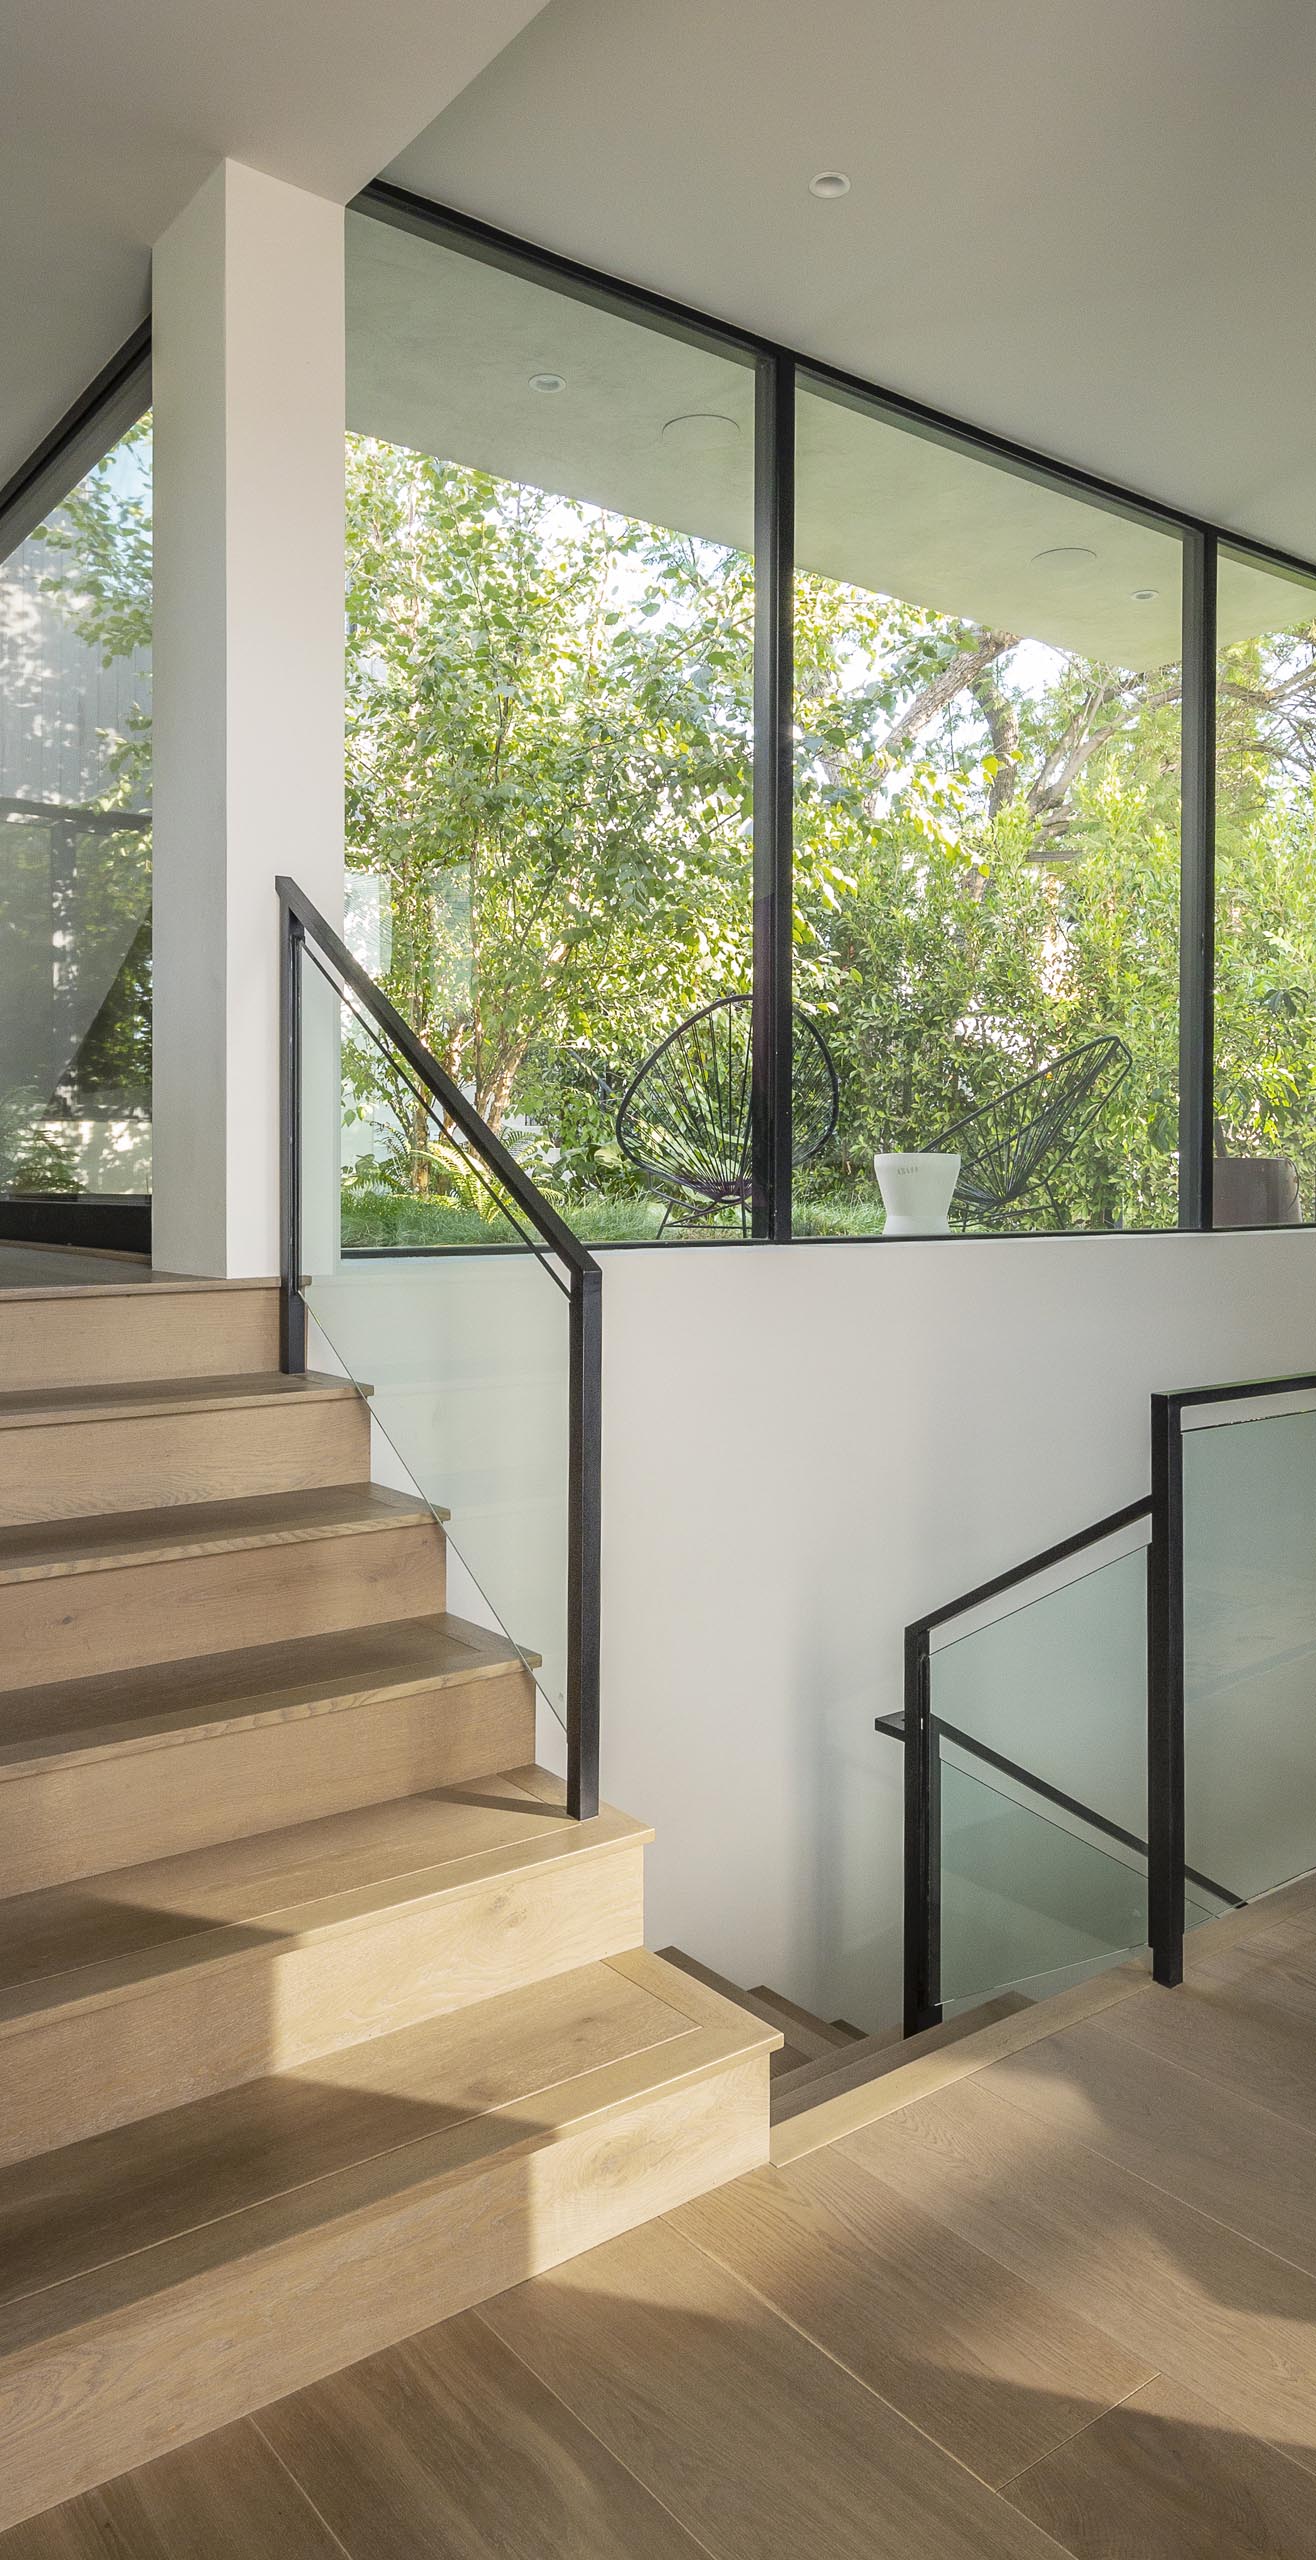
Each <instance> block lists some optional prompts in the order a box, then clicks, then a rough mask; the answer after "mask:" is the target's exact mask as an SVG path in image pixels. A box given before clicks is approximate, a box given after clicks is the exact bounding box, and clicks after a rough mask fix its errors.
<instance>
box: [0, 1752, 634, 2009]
mask: <svg viewBox="0 0 1316 2560" xmlns="http://www.w3.org/2000/svg"><path fill="white" fill-rule="evenodd" d="M651 1836H652V1834H651V1833H650V1832H649V1830H647V1829H646V1827H645V1826H644V1825H643V1824H640V1823H633V1822H631V1821H630V1820H629V1819H628V1818H627V1817H626V1816H625V1815H623V1814H618V1813H614V1812H612V1811H611V1809H610V1808H606V1807H605V1808H604V1810H603V1811H602V1812H601V1813H600V1814H598V1815H597V1816H595V1818H594V1819H593V1820H592V1821H589V1822H580V1823H577V1822H572V1821H570V1820H569V1819H568V1817H567V1815H566V1813H565V1811H563V1810H562V1809H560V1808H559V1807H558V1806H556V1805H553V1804H547V1803H545V1802H544V1801H543V1800H542V1799H541V1798H539V1797H537V1796H535V1795H533V1794H532V1793H531V1792H530V1791H529V1790H528V1789H526V1788H524V1787H522V1786H519V1785H517V1784H516V1783H515V1782H514V1781H513V1780H512V1779H510V1778H506V1777H501V1776H499V1777H491V1778H486V1779H477V1780H475V1781H474V1782H470V1783H467V1784H464V1785H460V1786H455V1787H444V1788H439V1789H436V1790H435V1791H434V1792H433V1793H430V1794H427V1795H415V1796H405V1797H401V1798H398V1799H396V1800H395V1801H394V1802H392V1803H388V1804H374V1805H363V1806H359V1807H357V1808H356V1809H354V1810H353V1811H351V1812H349V1813H338V1814H330V1815H327V1816H325V1817H323V1818H322V1819H321V1820H319V1821H316V1822H308V1823H298V1824H295V1825H293V1826H291V1827H290V1828H288V1829H284V1830H279V1831H266V1832H260V1833H257V1834H256V1835H254V1836H252V1837H249V1838H246V1839H240V1840H229V1841H221V1842H219V1843H217V1844H215V1845H214V1846H212V1847H209V1848H205V1849H197V1850H192V1851H190V1852H189V1853H188V1854H186V1855H185V1856H182V1857H174V1858H162V1859H158V1860H153V1861H151V1862H150V1863H149V1864H146V1865H142V1866H133V1867H122V1868H119V1869H118V1870H117V1871H116V1872H114V1873H111V1874H106V1875H100V1876H88V1877H86V1878H84V1879H83V1880H82V1881H81V1882H80V1883H78V1884H74V1885H54V1886H47V1887H45V1888H44V1889H43V1890H42V1891H40V1892H38V1893H29V1894H22V1895H18V1896H15V1897H13V1898H11V1899H10V1900H9V1901H8V1902H6V1904H5V1906H4V1923H5V1925H4V1929H3V1932H0V2029H3V2028H4V2027H5V2026H6V2025H8V2024H11V2023H15V2022H19V2023H21V2022H26V2021H28V2020H30V2019H31V2018H32V2017H34V2016H37V2015H41V2014H48V2013H49V2012H50V2011H51V2010H52V2009H56V2008H60V2007H63V2006H65V2005H66V2004H68V2003H75V2002H80V2001H83V2000H86V1999H93V1998H101V1997H104V1996H105V1995H106V1994H112V1993H115V1992H118V1991H122V1990H125V1989H132V1988H134V1987H136V1986H137V1985H138V1984H140V1983H141V1982H142V1981H144V1980H145V1981H149V1980H150V1979H151V1978H152V1977H153V1976H155V1975H156V1974H158V1973H159V1971H160V1970H161V1969H162V1968H166V1969H167V1968H169V1967H171V1966H173V1965H175V1964H177V1963H179V1962H182V1963H191V1962H196V1961H198V1960H199V1961H203V1962H210V1961H215V1960H221V1961H222V1960H223V1958H224V1956H225V1955H226V1954H227V1953H229V1952H230V1950H237V1951H246V1952H250V1950H251V1949H252V1947H253V1945H254V1946H260V1945H261V1944H262V1943H264V1942H266V1941H267V1942H268V1946H269V1949H270V1952H271V1953H272V1954H273V1953H277V1951H278V1949H279V1947H280V1946H281V1945H285V1944H288V1943H291V1942H292V1941H294V1940H300V1939H304V1938H305V1937H306V1936H308V1935H309V1934H311V1933H313V1932H315V1931H316V1930H319V1929H323V1928H326V1927H329V1928H332V1927H335V1926H339V1925H342V1924H344V1923H351V1922H352V1921H354V1920H356V1919H359V1918H363V1917H369V1916H371V1915H373V1914H375V1913H377V1912H379V1911H380V1910H381V1909H392V1908H396V1907H397V1906H399V1905H400V1904H405V1903H409V1902H415V1901H426V1900H430V1899H432V1898H434V1897H435V1896H437V1895H439V1894H442V1893H444V1892H449V1891H452V1890H461V1889H462V1887H463V1886H465V1885H467V1884H469V1883H471V1882H474V1881H478V1880H480V1879H482V1878H483V1877H485V1876H487V1875H488V1874H489V1873H490V1872H493V1873H497V1874H502V1873H504V1872H511V1871H513V1870H514V1869H516V1868H518V1867H521V1866H523V1865H525V1864H526V1863H527V1862H529V1863H531V1864H538V1863H540V1862H541V1861H542V1860H543V1859H544V1858H545V1857H549V1858H557V1859H561V1858H564V1857H565V1858H570V1857H582V1856H588V1855H589V1853H590V1852H591V1850H595V1849H600V1848H609V1847H612V1846H615V1845H616V1844H617V1843H618V1842H619V1841H628V1842H634V1843H637V1844H639V1843H643V1842H645V1841H647V1840H648V1839H650V1838H651Z"/></svg>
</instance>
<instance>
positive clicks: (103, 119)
mask: <svg viewBox="0 0 1316 2560" xmlns="http://www.w3.org/2000/svg"><path fill="white" fill-rule="evenodd" d="M540 5H541V0H385V5H384V6H383V7H380V6H379V5H376V6H375V7H374V8H371V7H369V6H368V5H363V0H0V242H3V255H2V256H0V346H3V349H4V362H3V368H2V370H0V485H3V483H4V482H5V481H6V480H7V479H8V478H9V476H10V474H11V473H12V472H13V471H15V470H16V469H17V468H18V467H19V465H20V464H21V463H22V462H23V461H24V460H25V459H26V457H27V455H28V454H29V453H31V452H32V450H33V448H34V447H35V446H36V445H37V444H39V443H40V441H41V439H42V437H43V436H44V435H45V434H46V433H47V432H48V431H49V429H50V428H51V427H52V426H53V425H54V424H55V423H56V421H57V420H58V419H59V418H60V417H62V416H63V414H64V412H65V410H66V409H68V408H69V407H70V406H71V404H72V402H73V401H74V400H75V399H76V398H77V397H78V394H79V393H80V392H81V391H83V390H85V388H86V386H87V384H88V382H89V381H90V380H91V379H92V378H93V376H94V375H95V374H97V373H98V372H99V371H100V369H101V367H102V366H103V365H104V364H106V363H108V361H109V359H110V357H111V356H112V355H113V354H114V353H115V351H116V349H117V348H119V347H120V346H121V345H122V344H123V341H124V339H125V338H127V337H128V336H130V334H131V332H132V330H133V329H134V328H135V327H136V325H137V323H138V321H139V320H141V319H142V318H144V316H145V313H146V308H147V294H148V288H149V275H150V251H151V244H152V242H153V241H155V240H157V239H158V238H159V236H160V234H161V232H162V231H164V230H165V229H166V228H167V227H168V225H169V223H170V222H171V221H172V220H173V217H174V215H175V214H176V213H178V212H179V211H180V210H181V208H182V207H183V205H184V204H186V203H187V201H188V198H189V197H190V196H191V195H192V194H194V192H195V190H196V189H197V187H198V186H199V185H200V184H201V181H202V179H203V178H204V177H205V176H206V174H207V172H208V171H209V170H210V169H212V168H213V167H214V166H215V164H216V162H217V161H219V160H221V159H223V158H225V157H231V158H234V159H238V160H245V161H247V162H248V163H249V164H250V165H251V166H252V167H253V168H256V169H264V170H267V171H268V172H269V173H270V174H271V175H272V176H274V177H280V178H286V179H288V180H289V181H290V182H291V183H292V184H294V185H298V186H304V187H308V188H310V189H312V190H313V191H314V192H316V193H318V194H321V195H326V196H329V197H330V198H333V199H337V200H342V201H345V200H346V198H347V197H348V196H350V195H353V194H355V192H356V190H357V189H358V188H359V187H360V186H362V185H364V183H365V181H366V179H367V178H369V177H372V176H373V175H374V174H375V172H376V170H378V169H379V168H380V167H381V165H382V164H383V163H384V162H385V161H386V160H387V159H389V157H390V156H391V154H392V153H394V152H395V151H397V150H398V149H399V147H400V146H401V144H402V143H403V142H404V141H406V140H407V139H408V138H409V137H410V136H411V135H412V134H414V133H415V132H416V131H417V129H418V127H419V126H420V125H421V124H422V123H423V122H424V121H426V120H427V119H428V118H429V117H431V116H433V115H434V114H435V113H436V112H437V111H438V109H439V108H440V107H442V106H445V105H446V104H447V102H448V100H449V99H450V98H452V97H453V96H455V94H456V92H457V91H458V90H459V89H460V88H461V87H462V86H463V85H464V83H465V82H466V81H467V80H469V79H471V78H472V77H473V76H474V74H475V73H476V72H477V71H479V70H480V69H481V68H482V67H483V65H484V64H485V63H486V62H487V61H488V60H489V58H490V56H491V55H493V54H495V53H497V52H498V51H499V49H500V47H501V46H503V45H504V44H506V43H507V41H508V39H509V38H510V37H511V36H513V35H515V34H516V33H517V31H518V30H519V29H520V28H521V27H523V26H524V25H525V23H526V20H527V19H528V18H530V17H531V16H533V14H534V11H535V9H536V8H537V7H538V6H540Z"/></svg>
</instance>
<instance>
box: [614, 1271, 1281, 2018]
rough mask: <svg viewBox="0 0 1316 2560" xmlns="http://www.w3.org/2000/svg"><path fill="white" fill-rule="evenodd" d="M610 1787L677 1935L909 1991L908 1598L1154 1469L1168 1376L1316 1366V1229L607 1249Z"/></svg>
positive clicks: (778, 1963) (831, 1998)
mask: <svg viewBox="0 0 1316 2560" xmlns="http://www.w3.org/2000/svg"><path fill="white" fill-rule="evenodd" d="M602 1259H603V1260H604V1263H605V1276H604V1410H605V1440H604V1470H605V1472H604V1607H605V1616H604V1653H603V1679H604V1764H603V1776H604V1786H605V1790H606V1792H607V1794H608V1795H609V1796H610V1797H611V1798H612V1800H613V1801H614V1802H616V1803H619V1804H622V1805H624V1806H626V1807H628V1808H629V1809H631V1810H633V1811H635V1812H638V1813H642V1814H643V1816H644V1818H645V1819H646V1820H647V1821H651V1822H653V1823H654V1824H655V1826H656V1830H657V1839H656V1843H655V1846H654V1847H653V1849H652V1850H651V1851H650V1877H649V1895H648V1906H647V1907H648V1913H649V1928H650V1934H651V1937H652V1939H653V1942H654V1943H656V1944H661V1943H664V1942H666V1941H675V1942H676V1943H678V1944H680V1945H682V1946H684V1947H686V1948H688V1949H689V1950H690V1951H691V1952H692V1953H695V1954H697V1955H699V1956H700V1957H702V1958H703V1959H704V1960H705V1961H706V1962H707V1963H710V1964H713V1965H715V1966H717V1967H718V1968H719V1969H720V1970H722V1971H724V1972H726V1973H728V1974H729V1975H731V1976H732V1977H733V1978H734V1979H736V1980H738V1981H741V1982H745V1983H751V1982H761V1981H767V1982H770V1983H773V1984H775V1986H776V1987H777V1988H779V1989H781V1990H783V1991H785V1992H787V1993H788V1994H790V1995H791V1996H793V1997H794V1998H796V1999H799V2000H801V2001H804V2002H806V2003H807V2004H808V2005H810V2006H811V2007H815V2008H818V2009H820V2010H821V2011H823V2012H824V2013H825V2014H827V2015H838V2014H839V2015H848V2016H853V2017H855V2018H857V2019H858V2020H859V2021H860V2023H862V2024H864V2025H873V2024H878V2023H885V2022H887V2021H889V2020H891V2019H894V2018H895V2017H896V2016H897V2014H898V2011H899V2002H900V1893H901V1833H900V1792H899V1778H900V1754H899V1750H898V1748H897V1747H896V1746H894V1745H893V1744H891V1743H889V1742H886V1741H884V1740H883V1739H882V1738H881V1737H879V1736H877V1735H875V1733H874V1731H873V1719H874V1717H875V1716H877V1715H879V1714H886V1713H890V1712H891V1711H892V1710H893V1709H896V1708H898V1707H899V1706H900V1704H901V1663H902V1631H903V1629H904V1627H905V1625H906V1623H907V1621H909V1620H910V1619H912V1618H914V1617H916V1616H918V1615H920V1614H922V1613H923V1612H924V1611H926V1610H930V1609H933V1608H935V1607H937V1606H938V1605H939V1604H940V1603H941V1602H943V1601H946V1600H949V1599H952V1598H954V1597H955V1596H956V1595H957V1594H958V1593H960V1592H962V1591H966V1590H969V1589H971V1588H973V1587H974V1586H975V1585H976V1584H978V1583H979V1582H982V1581H983V1580H985V1579H987V1578H988V1577H990V1576H991V1575H993V1574H996V1573H998V1572H1001V1571H1003V1570H1005V1569H1006V1568H1007V1567H1009V1566H1010V1565H1012V1564H1015V1563H1017V1562H1019V1561H1020V1560H1021V1559H1023V1558H1024V1557H1026V1556H1028V1555H1029V1554H1032V1553H1034V1552H1036V1551H1037V1550H1039V1549H1041V1548H1043V1547H1045V1546H1047V1545H1049V1544H1051V1543H1053V1542H1054V1541H1056V1540H1059V1539H1061V1538H1063V1537H1065V1536H1067V1535H1068V1534H1070V1533H1071V1532H1072V1531H1075V1530H1078V1529H1081V1528H1082V1527H1084V1526H1085V1525H1086V1524H1087V1523H1088V1522H1090V1521H1092V1520H1095V1519H1097V1518H1098V1517H1100V1516H1101V1515H1102V1514H1104V1513H1106V1512H1109V1511H1112V1510H1114V1509H1116V1508H1118V1507H1119V1506H1120V1505H1122V1504H1124V1503H1126V1502H1129V1501H1131V1500H1133V1499H1135V1498H1136V1497H1137V1496H1139V1495H1141V1494H1143V1493H1145V1492H1146V1491H1147V1490H1148V1488H1149V1472H1148V1467H1149V1441H1148V1399H1149V1396H1150V1395H1151V1394H1152V1392H1153V1391H1155V1390H1157V1389H1173V1388H1176V1387H1186V1386H1191V1385H1199V1384H1203V1383H1206V1382H1213V1381H1223V1380H1228V1379H1234V1378H1246V1377H1261V1376H1266V1375H1277V1374H1280V1373H1282V1372H1287V1371H1294V1370H1300V1369H1303V1368H1311V1367H1313V1366H1316V1233H1313V1232H1307V1231H1296V1230H1293V1229H1289V1230H1285V1231H1280V1232H1276V1233H1270V1234H1266V1233H1241V1234H1229V1235H1219V1236H1178V1235H1164V1236H1118V1237H1109V1238H1107V1237H1055V1238H993V1239H987V1238H984V1239H976V1238H975V1239H965V1240H961V1239H955V1240H950V1241H946V1242H937V1243H933V1242H929V1243H914V1242H910V1243H898V1244H887V1245H883V1244H881V1243H880V1242H879V1243H873V1244H862V1243H856V1244H851V1245H842V1244H830V1245H796V1246H792V1247H790V1248H789V1249H779V1250H773V1249H771V1248H764V1247H760V1248H755V1249H751V1250H748V1251H746V1250H740V1249H735V1248H728V1249H720V1248H717V1247H689V1248H686V1247H673V1248H669V1249H661V1248H660V1249H655V1250H653V1251H647V1250H638V1251H619V1252H615V1253H609V1254H605V1255H604V1256H603V1257H602Z"/></svg>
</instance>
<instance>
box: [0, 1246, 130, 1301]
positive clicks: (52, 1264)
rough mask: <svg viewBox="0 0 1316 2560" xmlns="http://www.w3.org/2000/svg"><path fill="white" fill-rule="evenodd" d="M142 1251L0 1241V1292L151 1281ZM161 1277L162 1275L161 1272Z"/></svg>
mask: <svg viewBox="0 0 1316 2560" xmlns="http://www.w3.org/2000/svg"><path fill="white" fill-rule="evenodd" d="M155 1276H156V1275H155V1273H154V1272H153V1271H152V1269H151V1265H150V1262H149V1261H148V1259H147V1257H146V1256H145V1254H139V1253H97V1252H94V1251H92V1250H90V1249H84V1248H83V1247H81V1246H79V1245H64V1244H55V1245H41V1244H6V1243H4V1242H3V1241H0V1292H2V1291H4V1290H5V1289H85V1288H105V1287H106V1286H107V1285H108V1286H109V1287H111V1288H118V1287H120V1286H122V1285H124V1284H125V1283H127V1282H128V1281H130V1280H153V1279H154V1278H155ZM162 1276H163V1275H162Z"/></svg>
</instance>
